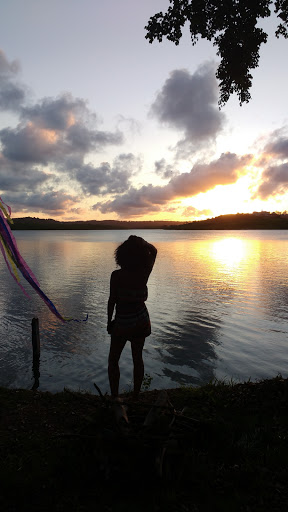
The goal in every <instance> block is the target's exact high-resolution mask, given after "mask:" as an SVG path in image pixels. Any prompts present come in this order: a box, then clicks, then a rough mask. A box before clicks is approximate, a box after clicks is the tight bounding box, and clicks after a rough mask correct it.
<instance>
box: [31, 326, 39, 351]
mask: <svg viewBox="0 0 288 512" xmlns="http://www.w3.org/2000/svg"><path fill="white" fill-rule="evenodd" d="M32 347H33V358H34V357H39V356H40V335H39V320H38V318H32Z"/></svg>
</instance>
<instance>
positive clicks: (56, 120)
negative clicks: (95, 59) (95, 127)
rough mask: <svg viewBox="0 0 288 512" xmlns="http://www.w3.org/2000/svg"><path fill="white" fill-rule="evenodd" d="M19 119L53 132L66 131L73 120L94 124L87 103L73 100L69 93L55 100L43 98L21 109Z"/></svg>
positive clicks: (94, 119) (93, 117) (78, 99)
mask: <svg viewBox="0 0 288 512" xmlns="http://www.w3.org/2000/svg"><path fill="white" fill-rule="evenodd" d="M21 117H22V119H23V120H24V121H29V122H31V123H33V124H34V125H35V126H37V127H38V128H45V129H47V130H55V131H65V130H68V128H69V127H70V126H71V125H73V124H74V123H75V120H77V121H78V122H79V121H82V122H83V123H84V122H89V121H92V122H93V123H94V122H96V115H95V114H92V113H91V112H90V111H89V109H88V106H87V102H86V101H84V100H83V99H81V98H74V97H73V96H72V95H71V94H70V93H66V94H61V95H60V96H58V97H57V98H43V99H42V100H41V101H40V102H39V103H37V104H35V105H33V106H30V107H26V108H23V109H22V112H21Z"/></svg>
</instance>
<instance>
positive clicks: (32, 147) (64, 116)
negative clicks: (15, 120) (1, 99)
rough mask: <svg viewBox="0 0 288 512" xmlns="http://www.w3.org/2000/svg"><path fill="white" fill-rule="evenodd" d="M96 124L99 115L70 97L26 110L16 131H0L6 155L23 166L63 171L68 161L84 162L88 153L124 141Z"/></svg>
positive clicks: (81, 101) (80, 101) (50, 100)
mask: <svg viewBox="0 0 288 512" xmlns="http://www.w3.org/2000/svg"><path fill="white" fill-rule="evenodd" d="M93 122H96V116H95V115H94V114H92V113H90V112H89V111H88V109H87V106H86V103H85V102H84V101H83V100H79V99H73V98H72V97H71V95H67V94H66V95H62V96H60V97H59V98H57V99H51V98H49V99H47V98H46V99H44V100H42V101H41V102H40V103H39V104H37V105H34V107H29V108H26V109H23V111H22V122H21V123H19V124H18V126H17V127H16V128H13V129H12V128H5V129H3V130H1V131H0V141H1V143H2V151H3V155H4V156H5V157H6V158H7V159H10V160H13V161H19V162H24V163H25V162H30V163H37V164H42V165H47V164H48V163H54V164H57V165H59V166H61V167H59V170H62V171H63V170H65V162H66V160H68V161H69V162H71V159H72V158H74V159H76V158H77V159H78V162H82V161H83V159H84V157H85V156H86V155H87V153H89V152H92V151H100V150H102V149H103V148H104V147H105V146H108V145H117V144H121V143H122V142H123V135H122V133H121V132H119V131H117V132H114V133H113V132H109V131H107V132H105V131H100V130H97V129H96V128H95V127H93ZM85 123H86V124H85Z"/></svg>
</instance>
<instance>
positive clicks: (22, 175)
mask: <svg viewBox="0 0 288 512" xmlns="http://www.w3.org/2000/svg"><path fill="white" fill-rule="evenodd" d="M51 178H52V175H51V174H47V173H45V172H44V171H43V170H40V169H38V168H31V166H30V165H24V164H23V163H22V162H10V161H9V160H7V159H6V158H5V157H4V156H3V155H1V154H0V188H1V190H2V191H5V192H6V191H13V192H15V191H18V190H19V191H20V190H23V188H24V189H26V190H28V191H29V190H35V189H37V187H39V186H40V185H43V184H44V183H45V182H47V181H48V180H49V179H51Z"/></svg>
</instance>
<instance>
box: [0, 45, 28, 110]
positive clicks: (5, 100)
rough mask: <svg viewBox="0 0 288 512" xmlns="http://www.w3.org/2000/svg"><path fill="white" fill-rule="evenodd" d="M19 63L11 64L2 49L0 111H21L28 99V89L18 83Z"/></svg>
mask: <svg viewBox="0 0 288 512" xmlns="http://www.w3.org/2000/svg"><path fill="white" fill-rule="evenodd" d="M19 68H20V66H19V63H18V62H17V61H12V62H9V61H8V60H7V58H6V56H5V54H4V52H3V51H2V50H1V49H0V110H2V111H5V110H7V111H12V112H13V111H19V109H20V107H21V106H22V105H23V103H24V101H25V99H26V92H27V89H26V88H25V87H24V86H23V85H22V84H20V83H19V82H18V81H17V74H18V72H19Z"/></svg>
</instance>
